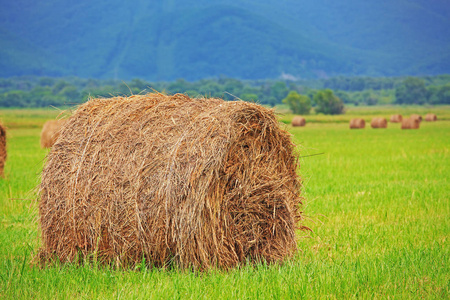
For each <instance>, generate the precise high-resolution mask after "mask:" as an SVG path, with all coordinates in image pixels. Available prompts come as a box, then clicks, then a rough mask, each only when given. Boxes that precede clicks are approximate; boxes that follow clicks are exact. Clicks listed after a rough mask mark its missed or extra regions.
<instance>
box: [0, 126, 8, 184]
mask: <svg viewBox="0 0 450 300" xmlns="http://www.w3.org/2000/svg"><path fill="white" fill-rule="evenodd" d="M6 157H7V153H6V128H5V127H4V126H3V125H2V124H1V123H0V177H3V174H4V168H5V162H6Z"/></svg>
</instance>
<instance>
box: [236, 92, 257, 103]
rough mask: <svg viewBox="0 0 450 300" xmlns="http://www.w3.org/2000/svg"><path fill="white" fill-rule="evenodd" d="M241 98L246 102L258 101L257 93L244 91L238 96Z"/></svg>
mask: <svg viewBox="0 0 450 300" xmlns="http://www.w3.org/2000/svg"><path fill="white" fill-rule="evenodd" d="M240 98H241V99H242V100H244V101H247V102H257V101H258V95H256V94H253V93H244V94H242V95H241V97H240Z"/></svg>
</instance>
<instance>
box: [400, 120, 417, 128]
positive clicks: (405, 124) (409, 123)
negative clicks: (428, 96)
mask: <svg viewBox="0 0 450 300" xmlns="http://www.w3.org/2000/svg"><path fill="white" fill-rule="evenodd" d="M419 127H420V120H419V119H418V118H408V119H403V120H402V129H419Z"/></svg>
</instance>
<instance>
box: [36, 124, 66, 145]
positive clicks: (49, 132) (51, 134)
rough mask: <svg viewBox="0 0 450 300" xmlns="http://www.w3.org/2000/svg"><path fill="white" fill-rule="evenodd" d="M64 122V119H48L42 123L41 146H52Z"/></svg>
mask: <svg viewBox="0 0 450 300" xmlns="http://www.w3.org/2000/svg"><path fill="white" fill-rule="evenodd" d="M65 122H66V120H50V121H47V122H45V123H44V126H42V130H41V148H51V147H52V146H53V144H54V143H55V142H56V140H57V139H58V137H59V133H60V130H61V127H62V126H63V125H64V123H65Z"/></svg>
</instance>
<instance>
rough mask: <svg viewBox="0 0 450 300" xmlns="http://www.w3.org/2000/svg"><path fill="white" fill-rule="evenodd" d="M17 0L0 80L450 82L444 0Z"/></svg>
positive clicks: (2, 21) (3, 40)
mask: <svg viewBox="0 0 450 300" xmlns="http://www.w3.org/2000/svg"><path fill="white" fill-rule="evenodd" d="M236 3H237V2H235V1H230V0H217V1H206V0H196V1H191V0H185V1H181V0H165V1H153V2H150V1H143V0H137V1H132V2H131V1H130V2H126V1H118V0H109V1H104V0H97V1H88V0H78V1H69V0H58V1H57V0H42V1H27V0H16V1H9V2H6V1H4V3H2V10H0V45H1V47H0V76H1V77H8V76H16V75H46V76H79V77H93V78H116V79H124V80H128V79H131V78H143V79H147V80H153V81H155V80H174V79H177V78H185V79H187V80H196V79H200V78H208V77H217V76H227V77H234V78H241V79H259V78H279V77H280V76H285V77H286V78H321V77H331V76H335V75H350V76H352V75H365V76H399V75H434V74H443V73H450V5H449V4H448V1H447V0H427V1H425V0H395V1H387V0H377V1H375V0H366V1H360V0H343V1H331V0H315V1H311V0H276V1H275V0H265V1H261V0H258V1H257V0H242V1H240V2H239V3H238V4H236Z"/></svg>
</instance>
